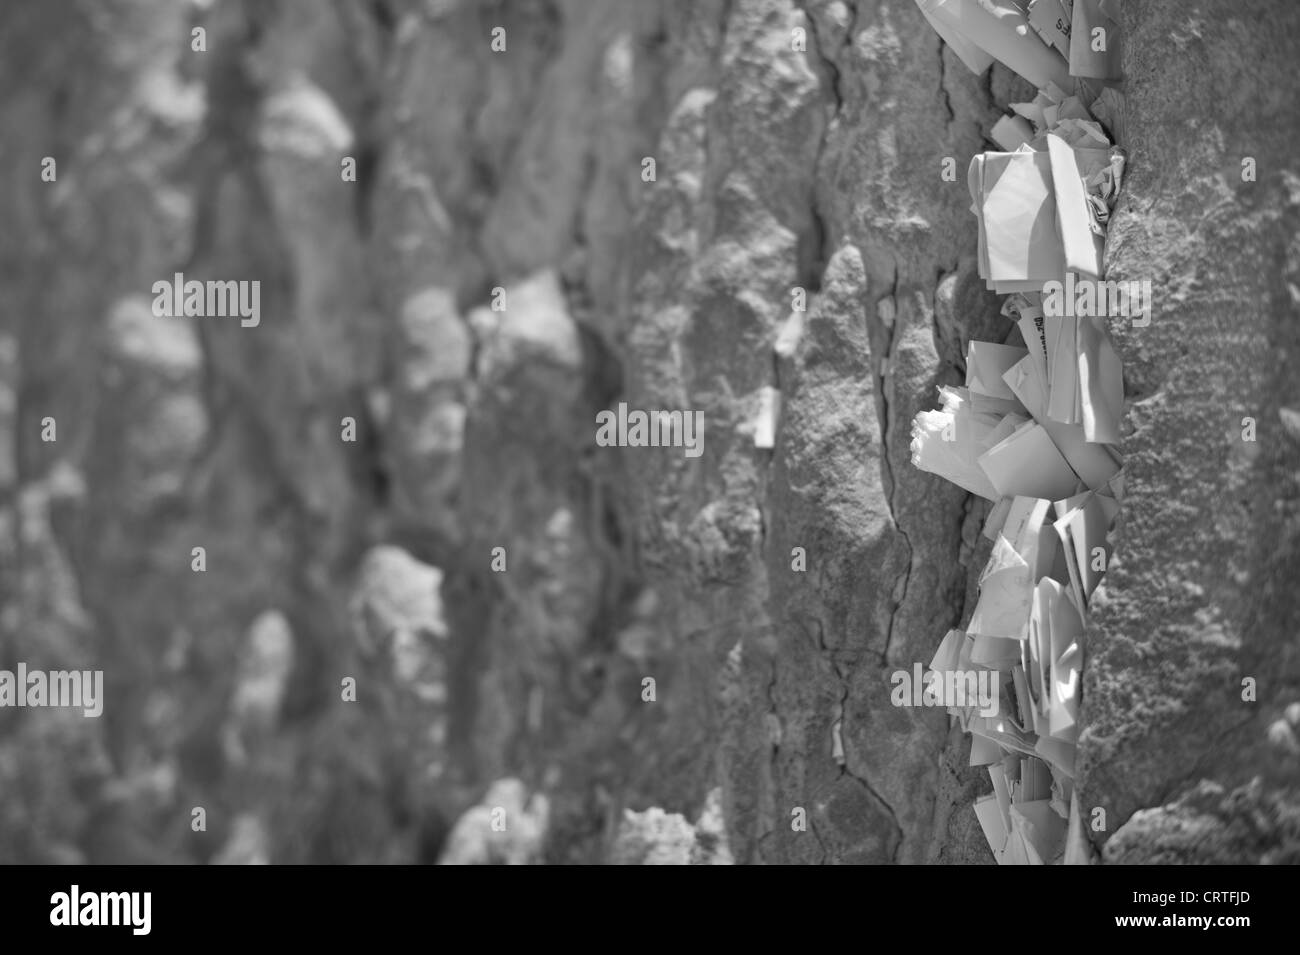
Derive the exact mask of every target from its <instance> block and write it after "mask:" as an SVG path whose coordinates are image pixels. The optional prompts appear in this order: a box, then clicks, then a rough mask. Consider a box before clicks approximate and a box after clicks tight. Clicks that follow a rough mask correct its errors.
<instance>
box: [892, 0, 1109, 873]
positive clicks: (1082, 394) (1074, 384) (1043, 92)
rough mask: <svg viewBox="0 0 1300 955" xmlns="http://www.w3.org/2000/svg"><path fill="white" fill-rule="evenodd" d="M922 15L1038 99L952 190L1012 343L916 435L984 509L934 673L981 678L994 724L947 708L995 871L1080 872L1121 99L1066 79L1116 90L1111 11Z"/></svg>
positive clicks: (986, 7) (938, 5) (929, 2)
mask: <svg viewBox="0 0 1300 955" xmlns="http://www.w3.org/2000/svg"><path fill="white" fill-rule="evenodd" d="M917 4H918V6H919V7H920V8H921V9H922V11H923V12H924V13H925V15H926V18H927V19H928V20H930V22H931V23H932V24H934V26H935V29H936V30H938V32H939V33H940V35H941V36H942V37H943V38H944V40H945V42H947V43H949V45H950V46H952V47H953V49H954V50H956V51H957V52H958V55H959V56H960V57H961V58H962V59H963V61H964V62H966V64H967V65H968V66H970V67H971V69H973V70H975V71H976V72H979V71H980V70H982V69H983V68H985V67H986V66H987V63H988V59H989V58H992V59H996V60H998V61H999V62H1001V63H1003V64H1004V65H1006V66H1008V67H1010V68H1011V69H1012V70H1013V71H1015V72H1017V73H1019V74H1020V75H1021V76H1023V77H1025V78H1026V79H1028V80H1029V81H1030V82H1031V83H1033V84H1034V86H1035V87H1037V93H1036V94H1035V96H1034V98H1033V100H1032V101H1030V102H1027V103H1015V104H1012V106H1011V113H1010V114H1008V115H1005V116H1003V117H1001V118H1000V119H999V120H998V121H997V122H996V123H995V124H994V126H993V128H992V132H991V136H992V138H993V140H994V141H995V142H996V143H997V144H998V145H999V146H1000V147H1002V151H1000V152H986V153H981V154H979V155H976V156H974V157H972V159H971V161H970V164H969V166H968V169H967V177H966V178H967V188H968V190H969V193H970V197H971V206H970V210H971V213H972V214H973V215H974V216H975V220H976V226H977V229H976V234H977V245H976V261H977V271H978V274H979V276H980V278H982V279H983V280H984V282H985V285H986V286H987V288H988V289H989V290H991V291H993V292H996V293H998V294H1002V295H1007V296H1008V299H1007V301H1006V302H1005V304H1004V306H1003V309H1002V314H1003V315H1004V316H1005V317H1006V318H1007V319H1008V321H1009V322H1011V323H1013V324H1014V329H1012V330H1011V331H1010V337H1009V339H1008V341H1007V342H1006V343H996V342H971V343H970V345H969V348H968V350H967V353H966V356H965V357H966V380H965V387H964V388H961V389H941V398H942V402H943V407H942V410H940V411H923V412H921V413H920V414H918V415H917V417H916V421H915V422H914V424H913V442H912V459H913V463H914V464H916V465H917V466H918V467H921V468H923V469H925V470H928V471H932V472H933V473H936V474H940V475H942V476H944V477H947V478H948V479H949V480H952V481H953V482H954V483H957V484H959V485H960V486H962V487H964V488H966V489H967V490H969V491H972V492H973V493H977V494H980V495H981V496H983V497H985V498H987V499H989V500H990V501H992V502H993V504H992V506H991V507H990V509H989V514H988V518H987V520H986V521H985V523H984V527H983V530H982V534H983V536H984V537H986V538H988V539H989V540H991V541H993V548H992V552H991V555H990V557H989V560H988V563H987V564H986V566H985V567H984V570H983V572H982V573H981V575H980V581H979V599H978V600H977V602H976V606H975V608H974V610H973V611H972V614H971V618H970V621H969V623H968V624H967V625H966V628H965V629H964V630H956V629H954V630H950V631H948V633H947V634H946V635H945V637H944V639H943V641H942V642H941V644H940V646H939V648H938V650H936V652H935V655H934V658H933V660H931V663H930V669H931V671H932V672H935V673H940V674H942V675H944V678H945V680H948V679H950V678H951V681H952V684H953V685H957V683H958V681H959V680H960V679H962V678H963V677H964V676H966V677H968V676H969V675H970V671H972V670H974V671H975V672H976V673H977V674H990V675H991V678H992V679H993V680H994V681H995V685H996V693H997V707H996V711H994V710H993V709H992V708H986V710H985V711H981V710H980V709H979V708H977V707H974V706H969V705H963V706H955V705H952V706H950V707H949V713H950V714H952V715H953V716H954V717H955V718H956V719H957V721H958V723H959V724H960V726H961V727H962V729H963V730H965V731H966V732H969V733H971V734H972V742H971V753H970V764H971V765H972V766H985V767H987V770H988V773H989V779H990V783H991V784H992V788H993V792H992V793H991V794H990V795H987V796H982V797H980V798H979V799H977V800H976V802H975V805H974V811H975V815H976V817H977V819H978V821H979V824H980V827H981V829H982V830H983V832H984V835H985V838H986V839H987V840H988V844H989V848H990V850H991V851H992V852H993V855H994V858H995V859H996V860H997V862H998V863H999V864H1003V865H1007V864H1054V863H1060V862H1067V863H1080V862H1083V863H1086V862H1088V861H1089V859H1090V856H1091V853H1090V851H1089V848H1088V845H1087V838H1086V835H1085V834H1084V832H1083V826H1082V823H1081V820H1080V818H1079V806H1078V801H1077V798H1076V795H1075V792H1074V773H1075V754H1076V746H1075V744H1076V740H1077V738H1078V734H1079V703H1080V699H1079V694H1080V686H1081V678H1082V670H1083V663H1084V656H1085V650H1086V648H1085V646H1084V642H1085V632H1086V620H1087V612H1088V604H1089V601H1090V600H1091V599H1092V598H1093V595H1094V593H1095V592H1096V590H1097V588H1098V587H1099V586H1100V584H1101V580H1102V577H1103V575H1104V573H1105V570H1106V567H1107V566H1108V563H1109V560H1110V556H1111V553H1112V544H1111V537H1112V532H1113V530H1114V528H1115V525H1116V522H1117V520H1118V515H1119V500H1120V498H1121V497H1122V492H1123V471H1122V468H1121V459H1120V455H1119V453H1118V450H1117V445H1118V442H1119V439H1120V422H1121V419H1122V416H1123V410H1124V388H1123V376H1122V371H1121V368H1120V363H1119V358H1118V355H1117V353H1116V352H1115V349H1114V346H1113V345H1112V344H1111V342H1110V339H1109V336H1108V334H1107V332H1106V322H1105V315H1104V308H1105V307H1108V305H1103V306H1097V307H1100V308H1102V309H1103V313H1102V314H1095V312H1096V308H1095V307H1091V306H1089V304H1088V302H1089V299H1088V298H1087V296H1088V295H1091V296H1092V298H1091V300H1090V301H1091V303H1092V305H1093V306H1096V303H1097V301H1098V296H1099V293H1098V292H1097V289H1096V287H1095V286H1094V285H1093V284H1092V283H1095V282H1097V281H1099V280H1100V279H1101V278H1102V273H1103V270H1104V252H1105V240H1106V231H1107V228H1108V226H1109V221H1110V215H1111V212H1112V210H1113V209H1114V207H1115V203H1116V201H1117V199H1118V196H1119V191H1120V189H1121V188H1122V185H1123V177H1124V168H1125V154H1124V152H1123V150H1121V149H1119V148H1117V147H1116V146H1114V145H1113V143H1112V142H1111V139H1110V136H1109V133H1108V131H1109V132H1110V133H1115V132H1117V131H1118V127H1119V126H1120V124H1121V123H1122V120H1123V110H1122V107H1123V97H1122V95H1121V94H1119V93H1118V91H1116V90H1114V89H1112V88H1109V87H1107V88H1105V89H1103V90H1102V92H1101V93H1100V94H1097V93H1096V87H1097V85H1098V84H1096V83H1091V82H1075V78H1086V79H1087V80H1111V79H1115V78H1118V76H1119V70H1118V67H1119V62H1120V61H1119V48H1120V43H1119V41H1120V37H1119V14H1118V2H1117V0H1032V2H1030V3H1028V4H1025V3H1013V2H1012V0H917ZM1098 31H1100V32H1098ZM1075 93H1077V94H1078V95H1074V94H1075ZM1085 96H1086V97H1087V100H1085V98H1084V97H1085ZM1089 105H1090V106H1091V110H1090V108H1089ZM1076 283H1083V285H1082V291H1081V292H1080V294H1081V296H1083V297H1082V298H1080V299H1079V301H1080V302H1082V303H1083V304H1081V305H1080V306H1079V308H1078V309H1076V308H1075V307H1074V306H1075V302H1074V300H1073V299H1072V298H1071V296H1072V295H1073V294H1074V290H1075V288H1076ZM1048 293H1050V294H1048ZM1108 301H1109V300H1108ZM1058 306H1062V307H1060V308H1058ZM1020 340H1023V347H1021V346H1020V345H1019V341H1020ZM986 699H987V697H986Z"/></svg>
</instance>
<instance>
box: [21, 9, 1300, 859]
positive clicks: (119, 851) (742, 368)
mask: <svg viewBox="0 0 1300 955" xmlns="http://www.w3.org/2000/svg"><path fill="white" fill-rule="evenodd" d="M1247 8H1249V9H1247ZM1126 17H1127V23H1126V26H1127V28H1128V29H1129V31H1130V32H1129V36H1128V44H1127V46H1126V48H1125V67H1126V69H1125V73H1126V76H1127V77H1128V81H1127V84H1126V95H1127V102H1128V111H1127V115H1126V116H1125V117H1124V123H1123V124H1124V126H1125V130H1124V131H1123V133H1122V134H1121V141H1122V144H1123V145H1125V146H1126V148H1128V149H1129V150H1130V165H1129V169H1128V176H1127V179H1126V183H1125V194H1124V196H1123V198H1122V200H1121V205H1120V207H1119V209H1118V210H1117V213H1116V216H1115V219H1114V220H1113V225H1112V233H1111V239H1110V242H1109V244H1108V265H1109V267H1110V270H1111V275H1112V277H1117V278H1151V279H1152V280H1153V284H1154V286H1155V299H1156V314H1155V318H1154V320H1153V322H1152V324H1151V326H1150V327H1148V328H1146V329H1129V328H1123V327H1119V326H1117V327H1116V328H1115V329H1114V331H1115V334H1116V338H1117V342H1118V345H1119V347H1120V350H1121V354H1122V356H1123V358H1124V361H1125V368H1126V376H1127V379H1128V383H1127V390H1128V394H1129V397H1130V399H1131V403H1130V411H1129V418H1128V424H1127V428H1128V432H1129V433H1128V435H1127V437H1126V442H1125V453H1126V462H1127V474H1128V482H1127V485H1128V500H1127V502H1126V509H1125V516H1124V521H1125V526H1124V528H1123V532H1122V538H1121V542H1120V550H1119V554H1118V561H1117V564H1116V565H1115V567H1114V568H1113V569H1112V572H1111V575H1110V577H1109V578H1108V582H1107V585H1106V589H1105V593H1104V596H1103V597H1102V598H1101V609H1100V610H1099V612H1098V615H1097V618H1096V620H1095V621H1094V627H1093V629H1092V631H1091V633H1090V635H1089V645H1088V648H1087V653H1088V663H1087V670H1086V672H1085V687H1084V692H1085V696H1084V704H1083V705H1084V721H1085V730H1084V735H1083V739H1082V744H1081V770H1082V775H1081V779H1080V785H1081V792H1082V793H1083V796H1084V801H1083V806H1084V807H1085V810H1086V809H1089V808H1091V807H1101V808H1104V809H1105V810H1106V814H1107V819H1108V822H1107V827H1106V829H1105V831H1102V832H1094V833H1092V834H1091V836H1092V839H1093V841H1094V843H1095V845H1096V847H1097V849H1098V855H1099V856H1100V857H1101V858H1103V859H1105V860H1107V861H1122V862H1133V861H1160V862H1190V861H1216V862H1220V861H1243V862H1254V861H1274V862H1278V861H1292V862H1294V861H1297V859H1298V858H1300V850H1298V849H1297V847H1298V846H1300V795H1298V790H1300V786H1298V783H1297V780H1298V779H1300V756H1298V755H1297V754H1300V744H1297V741H1296V738H1295V727H1296V726H1297V724H1300V708H1297V709H1293V710H1292V711H1291V713H1290V714H1289V716H1290V719H1289V720H1288V714H1287V712H1286V707H1287V706H1288V705H1289V704H1292V703H1294V702H1296V701H1297V700H1300V655H1298V654H1297V646H1298V644H1297V634H1298V633H1300V613H1298V612H1297V597H1296V588H1295V586H1294V584H1295V581H1296V580H1297V578H1298V576H1300V412H1297V411H1296V410H1295V409H1300V380H1297V376H1296V374H1295V373H1294V364H1293V361H1294V359H1295V358H1296V357H1297V354H1298V352H1300V332H1298V330H1297V323H1296V315H1297V306H1298V305H1300V240H1298V239H1297V236H1300V155H1298V154H1297V149H1298V148H1300V130H1298V129H1297V125H1296V113H1295V107H1294V104H1295V102H1296V101H1297V98H1300V75H1298V74H1297V73H1296V71H1295V70H1294V68H1293V65H1294V62H1295V56H1296V53H1297V50H1300V7H1297V6H1295V5H1294V4H1291V3H1288V2H1283V0H1277V2H1264V0H1257V2H1253V3H1250V4H1245V5H1241V4H1238V3H1234V2H1229V0H1213V2H1211V0H1201V2H1195V3H1175V2H1173V0H1153V2H1148V3H1132V4H1129V5H1128V10H1127V12H1126ZM196 27H202V28H203V30H204V31H205V39H206V50H205V51H204V52H197V51H195V50H193V49H192V45H191V41H192V33H191V31H192V30H193V29H194V28H196ZM495 27H502V28H504V29H505V31H506V32H505V37H506V49H505V51H503V52H494V51H493V50H492V49H491V38H492V30H493V29H494V28H495ZM796 28H802V29H803V30H805V31H806V34H807V50H806V52H799V51H796V50H792V43H791V38H792V31H793V30H795V29H796ZM0 81H2V82H0V222H3V225H4V227H3V229H0V668H10V669H12V668H13V667H15V666H16V664H17V662H18V661H20V660H21V661H24V662H26V663H27V664H28V666H29V667H44V668H48V669H58V668H72V667H77V668H99V669H103V670H104V672H105V683H106V701H105V709H104V715H103V717H102V718H100V719H98V720H90V719H84V718H82V716H81V715H80V713H79V712H73V711H62V710H54V709H46V710H31V709H24V710H4V711H0V862H89V863H101V862H212V863H247V862H321V863H338V862H435V861H438V860H439V859H441V860H442V861H449V862H494V863H529V862H550V863H565V862H620V863H633V864H640V863H726V862H731V861H735V862H738V863H756V862H828V863H830V862H833V863H853V862H891V861H893V862H911V863H916V862H981V863H988V862H991V861H992V859H991V856H990V855H989V853H988V850H987V848H986V847H985V845H984V841H983V837H982V835H981V834H980V832H979V829H978V826H977V824H976V821H975V817H974V814H973V812H972V811H971V809H970V804H971V802H972V801H973V799H974V798H975V796H976V795H978V794H980V793H982V792H983V791H985V790H987V789H988V781H987V777H986V776H983V774H981V773H978V772H973V771H971V770H969V769H968V768H966V760H967V757H968V752H969V750H968V747H969V740H968V739H967V738H963V736H962V734H961V733H960V731H959V730H957V729H955V728H954V729H951V730H950V729H949V728H948V726H947V717H946V715H945V714H944V713H943V712H942V711H934V710H916V709H895V708H893V707H892V706H890V704H889V689H890V685H889V682H888V674H889V672H890V671H892V670H893V669H896V668H910V667H911V665H912V664H913V663H914V662H916V661H922V662H925V661H928V660H929V659H930V658H931V655H932V653H933V650H934V648H935V646H937V644H938V641H939V640H940V639H941V638H942V636H943V634H944V633H945V631H946V630H947V629H948V628H949V627H953V626H960V625H961V624H962V623H964V622H965V621H966V619H968V618H969V614H970V611H971V610H972V609H973V599H972V598H973V596H974V593H975V591H974V586H975V583H976V581H977V579H978V575H979V572H980V570H981V569H982V568H983V565H984V561H985V559H986V558H987V554H988V547H989V545H988V542H987V541H985V540H983V539H982V538H981V537H980V536H979V529H980V527H981V526H982V522H983V518H984V516H985V513H986V505H984V504H983V503H982V502H981V501H978V500H976V499H973V498H971V497H970V496H968V495H965V494H964V493H963V492H962V491H961V490H960V489H958V488H956V487H955V486H953V485H951V484H948V483H947V482H944V481H942V480H940V479H938V478H935V477H932V476H930V475H927V474H923V473H920V472H918V471H916V470H914V469H913V468H912V467H911V466H910V463H909V453H908V442H909V424H910V420H911V418H912V416H913V414H914V413H915V412H916V411H917V410H919V409H921V408H923V407H930V406H932V405H933V402H934V395H935V388H936V386H937V385H940V384H951V383H957V382H958V381H960V380H961V378H962V377H963V375H964V368H963V360H962V359H963V356H964V354H965V345H966V342H967V341H969V340H970V339H971V338H994V339H1000V338H1001V337H1002V335H1003V334H1004V333H1005V329H1006V327H1007V326H1006V325H1005V324H1004V321H1003V319H1001V318H1000V317H999V315H998V305H999V302H998V300H997V299H996V298H995V297H994V296H992V295H991V294H988V293H986V292H985V291H984V290H983V287H982V283H981V282H980V281H979V280H978V279H977V278H976V277H975V274H974V254H975V220H974V217H973V216H971V215H970V213H969V211H968V206H969V201H970V200H969V195H968V193H967V191H966V186H965V182H964V170H965V167H966V163H967V162H968V160H969V158H970V156H971V155H972V154H973V153H975V152H978V151H981V150H982V149H986V148H992V144H991V143H990V142H989V141H987V140H986V139H985V135H986V133H987V131H988V129H989V128H990V127H991V125H992V123H993V122H994V121H995V120H996V118H997V116H998V115H999V114H1000V112H1001V110H1002V108H1003V107H1004V106H1005V105H1006V104H1007V103H1009V102H1013V101H1018V100H1022V99H1027V98H1030V96H1031V95H1032V90H1030V89H1029V88H1027V87H1026V86H1025V85H1024V84H1023V83H1022V82H1021V81H1020V80H1018V79H1016V78H1014V77H1013V76H1012V75H1011V74H1009V73H1008V72H1006V71H1004V70H1003V69H1002V68H1001V67H996V66H995V68H994V69H993V70H992V72H991V73H989V74H987V75H985V76H982V77H976V76H972V75H971V74H970V73H969V71H967V70H966V69H965V68H964V67H963V66H962V65H961V63H960V62H959V61H958V60H957V59H956V58H955V57H954V56H953V55H952V54H951V52H949V51H947V50H945V49H944V48H943V47H942V45H941V44H940V42H939V40H938V37H937V36H936V35H935V34H934V33H933V31H932V30H930V28H929V27H928V26H927V24H926V23H925V22H924V20H923V19H922V18H921V17H920V15H919V14H918V12H917V11H916V8H915V5H914V3H913V2H912V0H825V2H809V3H807V4H806V5H797V4H795V3H793V2H791V0H690V2H688V0H498V2H491V0H482V2H472V0H426V2H416V0H337V2H324V0H319V2H318V0H247V2H242V0H212V2H206V3H186V2H179V0H95V2H91V0H86V2H75V0H13V2H7V3H4V4H3V5H0ZM46 156H51V157H54V158H55V159H56V161H57V180H56V181H55V182H51V183H46V182H42V181H41V178H40V173H41V168H42V167H41V163H42V159H43V157H46ZM1247 156H1249V157H1252V158H1254V159H1255V160H1256V163H1257V169H1258V173H1257V181H1255V182H1253V183H1246V182H1242V181H1241V177H1240V169H1241V160H1242V158H1243V157H1247ZM343 157H352V158H354V159H355V161H356V168H357V173H358V176H357V181H356V182H345V181H343V179H342V177H341V175H340V168H341V162H342V160H343ZM644 157H654V159H655V161H656V178H655V181H654V182H645V181H643V179H642V176H641V172H642V168H643V165H642V160H643V158H644ZM944 157H953V158H954V159H955V161H956V164H957V168H958V170H959V171H960V173H959V176H958V181H957V182H955V183H954V182H945V181H943V180H942V178H941V175H940V173H941V169H942V162H943V159H944ZM177 271H183V272H184V273H185V274H186V277H187V278H198V279H201V280H202V279H208V278H215V279H237V280H253V279H256V280H258V281H260V282H261V295H262V298H261V310H262V319H261V324H260V325H259V326H258V327H256V328H243V327H240V324H239V322H238V320H235V319H220V318H188V319H174V318H157V317H155V316H154V315H153V314H152V311H151V309H150V303H151V300H152V296H151V292H150V290H151V286H152V284H153V283H154V282H155V281H159V280H170V278H171V276H172V275H173V273H174V272H177ZM794 286H801V287H803V288H805V289H807V291H808V293H809V299H808V310H807V312H806V313H802V314H798V313H793V312H792V309H791V303H792V299H791V289H792V288H793V287H794ZM496 287H500V288H504V289H505V290H506V303H507V307H506V309H505V311H493V310H492V309H491V308H490V303H491V300H492V290H493V289H494V288H496ZM778 338H780V339H781V340H782V342H783V347H782V348H781V349H780V350H779V352H778V351H777V350H774V345H775V344H776V342H777V340H778ZM767 386H774V387H778V388H779V389H780V390H781V393H782V395H783V399H784V400H783V407H782V413H781V419H780V425H779V430H778V438H777V446H776V448H775V450H772V451H768V450H760V449H755V447H754V442H753V425H754V418H755V415H756V412H757V408H758V395H759V392H760V390H761V389H763V388H764V387H767ZM620 400H624V401H627V402H628V403H629V405H630V406H631V407H633V408H688V409H699V410H701V411H703V413H704V416H705V439H704V454H703V456H702V457H700V458H698V459H687V458H685V457H684V456H682V454H681V453H680V451H677V450H671V449H667V450H660V449H636V448H626V449H612V448H599V447H597V446H596V444H595V415H596V412H597V411H599V410H601V409H605V408H612V407H614V406H615V405H616V404H617V402H618V401H620ZM1244 416H1252V417H1254V418H1256V419H1257V422H1258V433H1259V439H1258V441H1257V442H1255V443H1247V442H1243V441H1242V440H1241V438H1240V432H1241V428H1242V422H1241V419H1242V418H1243V417H1244ZM46 417H52V418H54V419H55V421H56V422H57V440H56V441H54V442H44V441H42V440H41V438H40V434H41V428H42V425H41V422H42V419H44V418H46ZM345 417H351V418H353V419H355V422H356V435H357V440H356V441H355V442H345V441H343V440H342V439H341V424H340V422H341V420H342V419H343V418H345ZM1288 428H1289V430H1288ZM195 547H203V548H204V549H205V552H206V570H205V571H203V572H195V571H194V570H193V569H192V560H193V558H192V550H193V548H195ZM498 547H500V548H504V549H505V555H506V556H505V559H506V570H505V571H504V572H500V573H498V572H494V571H493V569H492V566H491V561H492V552H493V549H494V548H498ZM795 547H801V548H804V550H805V552H806V555H807V558H806V559H807V570H806V571H805V572H797V571H794V570H792V568H791V565H792V558H791V553H792V549H793V548H795ZM348 677H351V678H353V679H355V680H356V687H357V691H356V692H357V697H356V702H344V701H343V700H342V698H341V693H340V684H341V681H342V680H343V679H345V678H348ZM646 677H653V678H654V679H655V681H656V698H655V700H654V701H653V702H646V701H643V699H642V680H643V679H644V678H646ZM1244 677H1253V678H1254V679H1256V680H1257V681H1258V690H1257V700H1256V701H1255V702H1253V703H1248V702H1243V701H1242V699H1241V680H1242V678H1244ZM981 777H983V778H981ZM196 807H202V808H203V809H204V810H205V814H206V829H205V830H204V831H199V832H196V831H193V829H192V827H191V820H192V818H193V810H194V809H195V808H196ZM797 808H802V809H804V810H805V811H806V814H807V818H808V830H807V831H806V832H797V831H793V830H792V828H791V819H792V812H793V811H794V810H795V809H797ZM497 809H504V810H505V818H506V820H507V829H506V831H505V832H495V831H493V829H492V826H491V819H492V814H493V812H494V810H497Z"/></svg>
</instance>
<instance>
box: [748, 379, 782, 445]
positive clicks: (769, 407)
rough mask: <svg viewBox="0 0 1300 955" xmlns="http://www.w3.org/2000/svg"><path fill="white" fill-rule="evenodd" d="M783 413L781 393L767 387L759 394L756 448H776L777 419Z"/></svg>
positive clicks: (755, 429) (755, 430)
mask: <svg viewBox="0 0 1300 955" xmlns="http://www.w3.org/2000/svg"><path fill="white" fill-rule="evenodd" d="M780 413H781V392H780V391H778V390H777V389H775V388H772V387H770V386H769V387H766V388H763V389H761V390H760V391H759V393H758V416H757V418H756V419H755V421H754V447H756V448H764V449H770V448H774V447H776V418H777V415H779V414H780Z"/></svg>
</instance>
